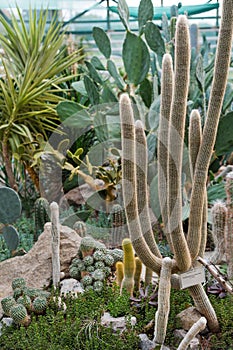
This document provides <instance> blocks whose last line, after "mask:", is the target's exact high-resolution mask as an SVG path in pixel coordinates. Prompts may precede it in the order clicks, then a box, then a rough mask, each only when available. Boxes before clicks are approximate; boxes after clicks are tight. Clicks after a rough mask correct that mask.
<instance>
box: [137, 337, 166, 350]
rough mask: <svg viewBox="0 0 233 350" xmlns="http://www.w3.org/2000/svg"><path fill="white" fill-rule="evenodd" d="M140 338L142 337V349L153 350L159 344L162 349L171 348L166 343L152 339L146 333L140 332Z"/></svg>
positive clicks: (140, 344)
mask: <svg viewBox="0 0 233 350" xmlns="http://www.w3.org/2000/svg"><path fill="white" fill-rule="evenodd" d="M139 338H140V343H139V347H140V349H142V350H153V349H155V347H156V346H158V349H160V350H170V348H168V347H167V346H165V345H159V344H156V343H155V342H153V341H152V340H150V339H149V338H148V336H147V335H146V334H144V333H142V334H139Z"/></svg>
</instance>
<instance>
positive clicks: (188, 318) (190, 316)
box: [176, 306, 202, 331]
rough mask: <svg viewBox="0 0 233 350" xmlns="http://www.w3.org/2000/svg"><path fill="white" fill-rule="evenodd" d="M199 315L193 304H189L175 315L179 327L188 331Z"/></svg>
mask: <svg viewBox="0 0 233 350" xmlns="http://www.w3.org/2000/svg"><path fill="white" fill-rule="evenodd" d="M201 316H202V315H201V314H200V312H199V311H198V310H197V309H196V308H195V307H194V306H191V307H188V308H187V309H185V310H183V311H181V312H180V313H179V314H178V315H177V316H176V317H177V318H178V320H179V322H180V325H181V327H182V328H183V329H184V330H186V331H188V330H189V329H190V328H191V327H192V325H193V324H194V323H195V322H197V321H198V320H199V318H200V317H201Z"/></svg>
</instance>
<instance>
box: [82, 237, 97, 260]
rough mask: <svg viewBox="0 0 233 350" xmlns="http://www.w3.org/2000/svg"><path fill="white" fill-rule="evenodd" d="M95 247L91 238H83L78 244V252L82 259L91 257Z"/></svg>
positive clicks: (94, 242)
mask: <svg viewBox="0 0 233 350" xmlns="http://www.w3.org/2000/svg"><path fill="white" fill-rule="evenodd" d="M95 247H96V241H95V240H94V238H92V237H83V238H82V240H81V243H80V250H81V252H82V257H83V258H84V257H85V256H87V255H92V254H93V252H94V249H95Z"/></svg>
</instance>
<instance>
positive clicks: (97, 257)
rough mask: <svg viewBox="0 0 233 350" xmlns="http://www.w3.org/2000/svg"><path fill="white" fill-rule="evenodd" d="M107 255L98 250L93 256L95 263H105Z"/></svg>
mask: <svg viewBox="0 0 233 350" xmlns="http://www.w3.org/2000/svg"><path fill="white" fill-rule="evenodd" d="M104 257H105V254H104V252H102V251H101V250H96V251H95V252H94V254H93V258H94V259H95V261H104Z"/></svg>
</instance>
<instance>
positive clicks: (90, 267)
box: [86, 266, 95, 273]
mask: <svg viewBox="0 0 233 350" xmlns="http://www.w3.org/2000/svg"><path fill="white" fill-rule="evenodd" d="M86 271H87V272H89V273H91V272H94V271H95V267H94V266H87V268H86Z"/></svg>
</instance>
